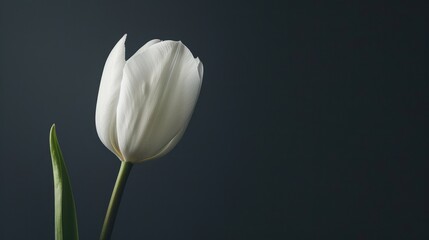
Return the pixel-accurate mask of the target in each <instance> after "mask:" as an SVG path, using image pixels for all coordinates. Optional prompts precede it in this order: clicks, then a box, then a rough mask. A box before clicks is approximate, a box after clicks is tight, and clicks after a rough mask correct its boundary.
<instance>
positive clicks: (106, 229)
mask: <svg viewBox="0 0 429 240" xmlns="http://www.w3.org/2000/svg"><path fill="white" fill-rule="evenodd" d="M132 167H133V164H132V163H129V162H121V168H120V169H119V173H118V177H117V179H116V183H115V187H114V188H113V192H112V196H111V197H110V203H109V207H108V208H107V212H106V217H105V218H104V223H103V228H102V230H101V235H100V240H109V239H110V236H111V235H112V231H113V225H114V224H115V218H116V215H117V213H118V209H119V204H120V203H121V198H122V193H123V192H124V189H125V184H126V183H127V179H128V176H129V175H130V172H131V168H132Z"/></svg>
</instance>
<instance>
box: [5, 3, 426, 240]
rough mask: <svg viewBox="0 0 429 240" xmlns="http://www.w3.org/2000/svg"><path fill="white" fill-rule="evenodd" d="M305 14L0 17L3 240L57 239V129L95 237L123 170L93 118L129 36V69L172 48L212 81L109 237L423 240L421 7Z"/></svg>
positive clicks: (107, 11) (33, 11) (112, 12)
mask: <svg viewBox="0 0 429 240" xmlns="http://www.w3.org/2000/svg"><path fill="white" fill-rule="evenodd" d="M297 2H298V3H297ZM297 2H289V1H284V2H281V1H278V2H275V1H242V2H239V1H225V2H221V1H160V0H152V1H98V2H94V1H80V2H77V1H72V0H69V1H3V0H2V1H0V34H1V35H0V106H1V115H0V116H1V118H0V153H1V155H0V156H1V161H0V216H1V217H0V239H54V226H53V224H54V222H53V182H52V170H51V160H50V155H49V147H48V132H49V128H50V126H51V124H52V123H54V122H55V123H56V124H57V131H58V135H59V140H60V144H61V146H62V149H63V153H64V156H65V159H66V162H67V164H68V168H69V174H70V177H71V180H72V184H73V189H74V194H75V200H76V203H77V213H78V218H79V228H80V236H81V239H97V238H98V235H99V232H100V229H101V225H102V221H103V218H104V213H105V210H106V207H107V203H108V200H109V197H110V193H111V191H112V188H113V184H114V181H115V178H116V174H117V171H118V169H119V165H120V161H119V160H118V159H116V157H115V156H114V155H113V154H112V153H110V151H109V150H107V149H106V148H105V147H104V146H103V144H102V143H101V142H100V141H99V139H98V136H97V133H96V130H95V123H94V118H95V116H94V115H95V105H96V99H97V93H98V86H99V81H100V77H101V72H102V69H103V66H104V62H105V60H106V58H107V55H108V54H109V52H110V50H111V49H112V48H113V46H114V44H115V43H116V42H117V41H118V40H119V39H120V38H121V37H122V35H123V34H124V33H128V40H127V43H126V46H127V56H128V57H129V56H131V55H132V53H133V52H134V51H136V50H137V49H138V48H139V47H140V46H141V45H143V44H144V43H145V42H146V41H148V40H150V39H153V38H161V39H173V40H182V41H183V42H184V43H185V44H186V45H187V46H188V47H189V48H190V49H191V51H192V52H193V54H194V55H195V56H198V57H200V58H201V60H202V61H203V63H204V67H205V75H204V81H203V87H202V90H201V94H200V98H199V101H198V103H197V106H196V109H195V112H194V115H193V118H192V120H191V122H190V125H189V127H188V130H187V132H186V134H185V135H184V137H183V139H182V141H181V142H180V143H179V144H178V146H177V147H176V148H175V149H174V150H173V151H172V152H171V153H170V154H168V155H167V156H165V157H164V158H162V159H158V160H154V161H149V162H146V163H143V164H141V165H138V166H135V167H134V169H133V172H132V173H131V176H130V178H129V182H128V185H127V189H126V191H125V194H124V197H123V199H122V200H123V202H122V205H121V208H120V212H119V215H118V218H117V223H116V226H115V230H114V234H113V239H127V240H128V239H148V240H149V239H207V240H208V239H234V240H235V239H429V238H428V237H429V211H428V207H427V205H428V203H429V198H428V189H429V186H428V180H429V179H428V171H429V164H428V159H429V148H428V147H429V146H428V144H429V137H428V128H427V124H428V121H429V111H428V104H429V94H428V90H429V81H428V80H429V79H428V77H429V74H428V69H429V68H428V67H429V64H428V63H429V61H428V54H429V52H428V50H429V49H428V45H429V39H428V29H429V28H428V27H429V26H428V14H427V10H428V6H427V4H426V5H424V4H416V3H413V2H410V1H403V2H402V3H398V2H396V1H386V2H384V3H382V2H377V1H375V2H374V1H370V2H367V3H366V2H362V1H359V2H358V3H351V1H330V2H324V3H322V2H323V1H297ZM319 2H320V3H319Z"/></svg>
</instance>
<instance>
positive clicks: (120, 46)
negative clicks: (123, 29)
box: [95, 35, 127, 160]
mask: <svg viewBox="0 0 429 240" xmlns="http://www.w3.org/2000/svg"><path fill="white" fill-rule="evenodd" d="M126 36H127V35H124V36H123V37H122V38H121V39H120V40H119V41H118V43H117V44H116V45H115V47H114V48H113V49H112V51H111V52H110V54H109V56H108V58H107V60H106V63H105V65H104V69H103V74H102V77H101V82H100V88H99V91H98V98H97V106H96V111H95V126H96V129H97V133H98V136H99V138H100V140H101V142H103V144H104V145H105V146H106V147H107V148H108V149H109V150H110V151H112V152H113V153H114V154H116V155H117V156H118V157H119V158H120V159H121V160H122V159H123V156H122V154H121V152H120V151H119V145H118V141H117V134H116V133H117V132H116V107H117V105H118V99H119V92H120V87H121V80H122V75H123V69H124V66H125V40H126Z"/></svg>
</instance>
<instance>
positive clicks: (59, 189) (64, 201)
mask: <svg viewBox="0 0 429 240" xmlns="http://www.w3.org/2000/svg"><path fill="white" fill-rule="evenodd" d="M49 146H50V148H51V158H52V170H53V173H54V174H53V175H54V194H55V239H56V240H77V239H79V235H78V229H77V218H76V208H75V203H74V198H73V192H72V188H71V184H70V180H69V175H68V174H67V168H66V164H65V162H64V159H63V155H62V153H61V149H60V145H59V144H58V139H57V134H56V131H55V124H53V125H52V127H51V132H50V134H49Z"/></svg>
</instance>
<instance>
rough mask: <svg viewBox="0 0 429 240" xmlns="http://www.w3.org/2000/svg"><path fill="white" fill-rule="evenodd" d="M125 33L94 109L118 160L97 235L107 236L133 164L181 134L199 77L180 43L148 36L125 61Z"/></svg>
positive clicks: (162, 149)
mask: <svg viewBox="0 0 429 240" xmlns="http://www.w3.org/2000/svg"><path fill="white" fill-rule="evenodd" d="M125 38H126V35H125V36H123V37H122V38H121V39H120V40H119V42H118V43H117V44H116V45H115V47H114V48H113V50H112V51H111V52H110V54H109V57H108V58H107V61H106V64H105V66H104V70H103V75H102V77H101V83H100V89H99V92H98V99H97V107H96V114H95V124H96V128H97V133H98V136H99V138H100V140H101V141H102V142H103V144H104V145H105V146H106V147H107V148H108V149H109V150H110V151H112V152H113V153H114V154H115V155H116V156H117V157H118V158H119V159H120V160H121V161H122V163H121V168H120V170H119V174H118V178H117V180H116V184H115V187H114V189H113V193H112V197H111V199H110V203H109V207H108V209H107V214H106V218H105V220H104V224H103V229H102V233H101V237H100V239H109V238H110V235H111V232H112V229H113V224H114V221H115V216H116V214H117V211H118V207H119V203H120V200H121V196H122V193H123V191H124V187H125V183H126V180H127V178H128V175H129V173H130V170H131V167H132V166H133V164H134V163H140V162H143V161H146V160H149V159H155V158H159V157H161V156H163V155H165V154H166V153H168V152H169V151H170V150H171V149H173V148H174V146H176V144H177V143H178V141H179V140H180V139H181V137H182V135H183V133H184V132H185V130H186V127H187V125H188V122H189V120H190V118H191V115H192V112H193V109H194V106H195V103H196V102H197V99H198V95H199V92H200V87H201V83H202V79H203V64H202V63H201V61H200V60H199V59H198V58H194V57H193V55H192V53H191V52H190V51H189V49H188V48H187V47H186V46H185V45H184V44H183V43H182V42H180V41H179V42H176V41H160V40H157V39H155V40H151V41H149V42H147V43H146V44H145V45H144V46H143V47H141V48H140V49H139V50H138V51H137V52H136V53H135V54H134V55H133V56H132V57H130V58H129V59H128V60H125Z"/></svg>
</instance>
